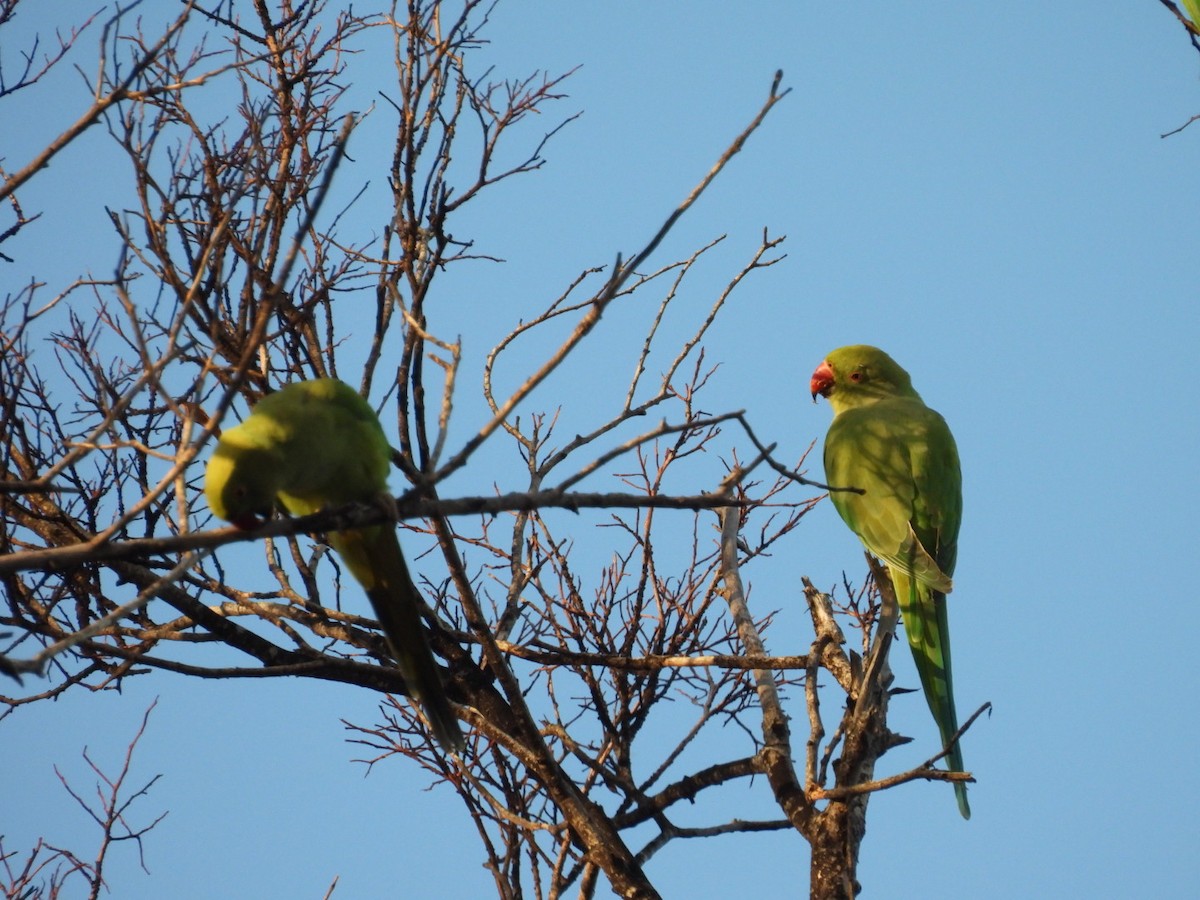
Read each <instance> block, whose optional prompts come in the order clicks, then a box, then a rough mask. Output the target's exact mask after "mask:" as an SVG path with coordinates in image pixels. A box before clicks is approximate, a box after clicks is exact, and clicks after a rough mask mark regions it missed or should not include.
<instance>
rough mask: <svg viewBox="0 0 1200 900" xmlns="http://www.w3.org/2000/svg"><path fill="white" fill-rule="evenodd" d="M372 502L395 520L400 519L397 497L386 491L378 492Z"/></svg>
mask: <svg viewBox="0 0 1200 900" xmlns="http://www.w3.org/2000/svg"><path fill="white" fill-rule="evenodd" d="M371 502H372V503H374V504H375V505H376V506H378V507H379V508H380V509H382V510H383V511H384V513H386V514H387V517H388V518H389V519H391V520H392V521H393V522H399V521H400V507H399V506H397V505H396V498H395V497H393V496H392V495H391V494H389V493H387V492H386V491H385V492H383V493H382V494H376V495H375V498H374V499H373V500H372V501H371Z"/></svg>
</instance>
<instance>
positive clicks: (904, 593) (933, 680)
mask: <svg viewBox="0 0 1200 900" xmlns="http://www.w3.org/2000/svg"><path fill="white" fill-rule="evenodd" d="M892 585H893V587H894V588H895V591H896V600H897V602H898V603H899V604H900V612H901V614H902V615H903V616H904V632H905V634H906V635H907V636H908V645H909V647H911V648H912V653H913V659H914V660H915V661H916V664H917V673H918V674H919V675H920V676H921V687H922V688H923V689H924V690H925V700H926V702H928V704H929V711H930V712H931V713H933V719H934V721H935V722H936V723H937V727H938V732H939V733H940V734H941V737H942V746H943V747H945V746H946V745H947V744H948V743H950V739H951V738H953V737H954V734H955V732H957V731H958V714H957V713H956V712H955V709H954V681H953V677H952V676H951V670H950V623H949V619H948V617H947V615H946V595H945V594H942V593H938V592H937V591H931V590H929V589H928V588H927V587H925V586H923V585H921V584H920V583H919V582H915V581H913V580H911V579H910V578H908V577H907V576H905V575H904V574H902V573H898V572H896V571H894V570H893V571H892ZM947 760H948V762H949V768H950V771H952V772H965V771H966V769H964V768H963V758H962V749H961V747H960V745H959V744H955V745H954V747H953V748H951V750H950V753H949V755H948V756H947ZM954 795H955V797H956V798H957V799H958V811H959V812H960V813H962V817H963V818H964V819H969V818H971V806H970V804H968V803H967V786H966V785H965V784H962V783H961V782H956V783H955V784H954Z"/></svg>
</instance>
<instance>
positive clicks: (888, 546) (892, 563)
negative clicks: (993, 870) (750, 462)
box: [811, 345, 971, 819]
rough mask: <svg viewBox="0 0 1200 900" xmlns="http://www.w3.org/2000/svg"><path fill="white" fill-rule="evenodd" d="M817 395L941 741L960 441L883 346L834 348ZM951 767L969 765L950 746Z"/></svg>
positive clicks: (856, 519) (848, 517)
mask: <svg viewBox="0 0 1200 900" xmlns="http://www.w3.org/2000/svg"><path fill="white" fill-rule="evenodd" d="M811 388H812V396H813V399H814V400H816V397H817V395H818V394H820V395H821V396H822V397H825V398H826V399H828V400H829V404H830V406H832V407H833V423H832V424H831V425H830V426H829V433H828V434H827V435H826V436H825V478H826V481H827V482H828V483H829V485H830V486H833V487H854V488H861V489H862V490H863V491H864V493H861V494H860V493H855V492H852V491H831V492H830V495H829V496H830V499H831V500H832V501H833V505H834V507H835V508H836V509H837V511H838V514H839V515H841V517H842V519H843V520H844V521H845V523H846V524H847V525H849V526H850V530H851V531H853V532H854V533H855V534H857V535H858V537H859V538H860V539H861V540H862V542H863V544H864V545H866V548H867V549H868V550H869V551H870V552H871V553H873V554H875V555H876V556H878V557H879V558H880V559H882V560H883V561H884V562H886V563H887V564H888V571H889V573H890V574H891V579H892V586H893V588H894V589H895V592H896V601H897V603H898V604H899V606H900V612H901V614H902V615H903V617H904V630H905V632H906V634H907V635H908V643H909V646H910V647H911V648H912V652H913V658H914V659H915V660H916V663H917V672H918V674H919V675H920V677H921V686H922V687H923V688H924V691H925V699H926V700H927V701H928V703H929V709H930V711H931V712H932V713H933V718H934V720H935V721H936V722H937V726H938V731H939V732H940V733H941V738H942V744H943V746H945V745H946V744H948V743H949V742H950V739H951V738H952V737H953V736H954V733H955V732H956V731H958V716H957V714H956V713H955V710H954V688H953V681H952V679H951V675H950V627H949V623H948V621H947V617H946V595H947V594H948V593H950V590H951V588H952V587H953V584H952V582H951V580H950V576H951V575H953V574H954V560H955V556H956V554H957V549H958V526H959V522H960V520H961V518H962V475H961V473H960V470H959V463H958V449H957V447H956V446H955V444H954V437H953V435H951V434H950V429H949V427H948V426H947V425H946V421H945V419H943V418H942V417H941V416H940V415H938V414H937V413H936V412H934V411H933V410H932V409H930V408H929V407H928V406H926V405H925V403H924V402H923V401H922V400H921V396H920V395H919V394H918V393H917V392H916V391H915V390H914V389H913V386H912V379H910V378H909V375H908V373H907V372H906V371H904V369H902V368H900V366H899V365H897V363H896V362H895V360H893V359H892V358H891V357H890V356H888V355H887V354H886V353H884V352H883V351H882V350H879V349H878V348H876V347H868V346H865V345H856V346H851V347H842V348H840V349H838V350H834V351H833V352H832V353H830V354H829V355H828V356H827V357H826V358H825V360H824V362H822V363H821V364H820V365H819V366H818V367H817V370H816V371H815V372H813V376H812V383H811ZM948 759H949V766H950V769H951V771H955V772H961V771H964V770H963V761H962V751H961V750H960V748H959V746H958V744H955V745H954V747H953V748H951V750H950V753H949V756H948ZM954 792H955V795H956V796H957V798H958V809H959V812H961V813H962V815H963V818H965V819H969V818H970V817H971V808H970V806H969V805H968V804H967V788H966V785H964V784H961V783H955V785H954Z"/></svg>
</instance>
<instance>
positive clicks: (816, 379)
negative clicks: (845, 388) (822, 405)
mask: <svg viewBox="0 0 1200 900" xmlns="http://www.w3.org/2000/svg"><path fill="white" fill-rule="evenodd" d="M836 383H837V379H835V378H834V377H833V369H831V368H830V367H829V363H828V362H826V361H824V360H822V361H821V364H820V365H819V366H817V371H815V372H813V373H812V381H810V382H809V383H808V386H809V388H810V389H811V390H812V398H813V402H814V403H816V402H817V394H820V395H821V396H822V397H828V396H829V392H830V391H832V390H833V386H834V385H835V384H836Z"/></svg>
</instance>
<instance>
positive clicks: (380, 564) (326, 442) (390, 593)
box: [204, 378, 464, 751]
mask: <svg viewBox="0 0 1200 900" xmlns="http://www.w3.org/2000/svg"><path fill="white" fill-rule="evenodd" d="M391 455H392V450H391V446H390V445H389V444H388V440H387V436H386V435H385V434H384V432H383V428H382V426H380V424H379V418H378V417H377V416H376V415H375V412H374V410H372V409H371V407H370V405H369V404H368V403H367V402H366V401H365V400H364V399H363V398H362V397H360V396H359V395H358V394H357V393H356V392H355V391H354V389H353V388H351V387H350V386H349V385H346V384H343V383H342V382H340V381H338V380H336V379H333V378H320V379H316V380H313V381H301V382H297V383H295V384H290V385H288V386H287V387H284V388H282V389H280V390H278V391H276V392H275V393H273V394H269V395H267V396H266V397H264V398H263V399H262V400H260V401H259V403H258V405H257V406H255V407H254V409H253V411H252V412H251V415H250V416H249V417H248V418H247V419H246V421H245V422H243V423H242V424H241V425H238V426H237V427H235V428H230V429H229V430H227V431H226V432H225V433H224V434H223V435H222V436H221V439H220V441H219V442H218V443H217V448H216V450H215V451H214V453H213V456H212V459H211V460H210V461H209V463H208V469H207V471H206V473H205V488H204V489H205V494H206V495H207V497H208V505H209V507H210V508H211V509H212V511H213V513H215V514H216V515H217V516H219V517H220V518H222V519H226V520H228V521H230V522H233V523H234V524H235V525H237V526H238V527H239V528H254V527H256V526H258V525H259V524H261V521H262V519H263V518H265V517H267V516H269V515H270V514H271V512H272V510H273V509H274V508H275V507H276V505H278V506H282V507H283V508H284V509H285V510H287V511H288V512H289V513H291V514H293V515H298V516H300V515H308V514H309V513H314V512H317V511H318V510H321V509H325V508H330V507H336V506H344V505H346V504H348V503H355V502H360V503H369V502H380V501H383V502H386V499H388V498H390V494H389V493H388V485H387V480H388V474H389V473H390V471H391ZM328 537H329V543H330V545H331V546H332V547H333V549H334V550H336V551H337V552H338V555H339V556H340V557H341V558H342V561H343V562H344V563H345V564H346V567H347V568H348V569H349V570H350V572H351V574H352V575H354V577H355V579H356V580H357V581H358V582H359V583H360V584H361V585H362V586H363V588H364V589H365V590H366V593H367V598H368V599H369V600H370V601H371V606H372V607H373V608H374V610H375V616H376V618H378V619H379V624H380V625H381V626H382V628H383V633H384V634H385V635H386V636H387V640H388V645H389V646H390V648H391V651H392V655H393V656H394V657H395V659H396V664H397V666H398V667H399V669H400V671H401V673H402V674H403V675H404V680H405V683H406V684H407V686H408V689H409V691H410V693H411V694H412V696H413V698H414V699H416V700H418V701H419V702H420V703H421V705H422V707H423V708H424V710H425V714H426V716H427V718H428V719H429V723H430V726H431V729H432V731H433V734H434V736H435V737H436V738H437V740H438V742H439V743H441V745H442V746H443V747H444V748H446V749H447V750H453V751H461V750H462V749H463V747H464V742H463V736H462V731H461V730H460V729H459V725H458V719H457V718H456V717H455V715H454V710H453V708H452V707H451V705H450V702H449V700H447V698H446V694H445V690H444V688H443V686H442V682H441V676H440V674H439V670H438V666H437V663H436V662H435V661H434V658H433V654H432V652H431V651H430V649H429V645H428V643H427V642H426V640H425V632H424V625H423V623H422V621H421V615H420V606H421V600H420V595H419V594H418V593H417V589H416V586H415V585H414V584H413V583H412V578H411V577H410V576H409V573H408V566H407V565H406V564H405V562H404V555H403V553H401V551H400V542H399V541H398V540H397V538H396V529H395V527H394V526H393V525H377V526H372V527H369V528H360V529H354V530H348V531H341V532H336V533H331V534H330V535H329V536H328Z"/></svg>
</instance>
